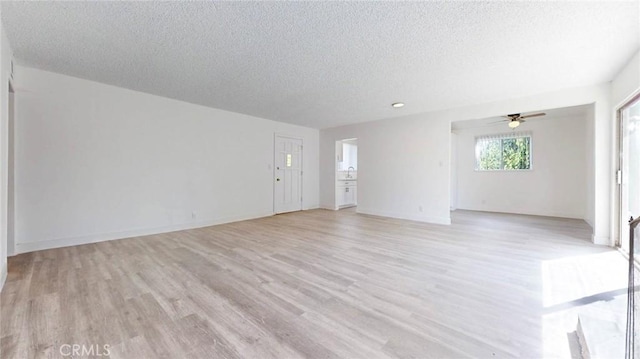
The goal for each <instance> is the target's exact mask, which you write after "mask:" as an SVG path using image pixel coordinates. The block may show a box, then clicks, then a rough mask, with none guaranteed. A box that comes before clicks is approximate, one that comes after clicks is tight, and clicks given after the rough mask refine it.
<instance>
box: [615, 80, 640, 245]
mask: <svg viewBox="0 0 640 359" xmlns="http://www.w3.org/2000/svg"><path fill="white" fill-rule="evenodd" d="M639 99H640V89H638V90H636V91H634V92H633V94H631V95H630V96H629V97H627V98H626V99H625V100H624V101H622V102H621V103H620V104H619V105H618V106H616V108H615V118H616V133H615V141H616V148H617V156H618V158H617V161H616V164H617V170H616V175H615V176H616V177H615V179H614V182H615V190H616V194H615V196H614V198H615V209H614V211H613V217H614V223H615V225H614V226H613V236H614V246H615V247H616V248H619V249H622V248H624V247H623V246H622V240H623V238H622V236H623V235H624V234H623V233H622V228H623V227H624V226H623V224H622V221H624V220H625V219H624V218H623V217H622V195H623V194H622V177H623V173H622V168H623V167H622V158H623V152H622V146H623V141H622V136H623V132H622V131H623V129H622V110H623V109H624V108H625V107H627V106H628V105H630V104H631V103H633V102H635V101H636V100H639ZM618 173H619V175H618ZM618 176H620V183H618Z"/></svg>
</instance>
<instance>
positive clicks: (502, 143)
mask: <svg viewBox="0 0 640 359" xmlns="http://www.w3.org/2000/svg"><path fill="white" fill-rule="evenodd" d="M529 169H531V134H530V133H528V132H516V133H508V134H501V135H489V136H479V137H476V170H477V171H499V170H504V171H519V170H529Z"/></svg>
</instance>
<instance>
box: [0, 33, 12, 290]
mask: <svg viewBox="0 0 640 359" xmlns="http://www.w3.org/2000/svg"><path fill="white" fill-rule="evenodd" d="M12 57H13V52H12V51H11V45H10V44H9V40H8V39H7V35H6V33H5V31H4V28H3V27H2V22H0V290H1V289H2V286H3V285H4V282H5V279H6V277H7V223H8V222H7V217H8V216H7V213H8V211H7V193H8V192H7V186H8V178H9V176H8V158H9V148H8V138H9V137H8V123H9V106H8V103H9V75H10V73H11V59H12Z"/></svg>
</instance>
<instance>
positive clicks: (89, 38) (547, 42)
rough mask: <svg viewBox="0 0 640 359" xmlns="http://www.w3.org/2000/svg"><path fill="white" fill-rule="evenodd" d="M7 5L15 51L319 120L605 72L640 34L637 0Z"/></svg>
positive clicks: (110, 78) (152, 86) (589, 78)
mask: <svg viewBox="0 0 640 359" xmlns="http://www.w3.org/2000/svg"><path fill="white" fill-rule="evenodd" d="M1 6H2V21H3V23H4V27H5V29H6V31H7V34H8V37H9V40H10V42H11V45H12V47H13V50H14V52H15V57H16V62H17V63H18V64H21V65H26V66H31V67H36V68H41V69H45V70H49V71H54V72H59V73H63V74H67V75H72V76H77V77H81V78H86V79H90V80H95V81H100V82H104V83H108V84H113V85H117V86H121V87H126V88H130V89H134V90H139V91H144V92H148V93H153V94H157V95H161V96H166V97H170V98H176V99H180V100H184V101H188V102H192V103H197V104H202V105H206V106H210V107H215V108H220V109H224V110H229V111H235V112H240V113H245V114H250V115H254V116H259V117H263V118H268V119H272V120H277V121H283V122H289V123H295V124H300V125H304V126H310V127H316V128H326V127H333V126H337V125H343V124H348V123H356V122H363V121H370V120H376V119H381V118H388V117H395V116H403V115H407V114H414V113H419V112H426V111H434V110H440V109H445V108H451V107H457V106H464V105H470V104H477V103H484V102H490V101H497V100H504V99H508V98H514V97H522V96H526V95H531V94H536V93H542V92H547V91H552V90H558V89H561V88H568V87H574V86H583V85H591V84H596V83H603V82H607V81H610V80H611V79H612V78H613V76H614V75H615V74H616V73H617V72H618V71H619V70H620V69H621V67H622V66H623V65H624V64H625V62H626V61H628V60H629V59H630V57H631V56H632V55H633V53H635V51H637V50H638V48H639V46H640V21H639V18H640V12H639V2H638V1H637V0H636V1H631V2H558V1H555V2H487V3H484V2H216V3H213V2H177V1H175V2H72V3H71V2H2V5H1ZM396 101H403V102H405V103H406V106H405V107H404V108H402V109H392V108H391V106H390V104H391V103H392V102H396Z"/></svg>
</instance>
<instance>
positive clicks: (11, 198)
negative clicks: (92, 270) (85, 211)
mask: <svg viewBox="0 0 640 359" xmlns="http://www.w3.org/2000/svg"><path fill="white" fill-rule="evenodd" d="M11 66H12V67H13V62H12V63H11ZM12 78H13V76H12ZM12 78H11V79H9V81H8V90H7V91H8V94H7V95H8V96H7V100H8V103H7V110H8V111H9V114H8V115H9V116H8V118H7V131H8V133H7V253H6V254H7V256H8V257H9V256H14V255H16V228H15V223H16V215H15V208H16V205H15V191H16V189H15V166H16V164H15V157H16V149H15V147H16V145H15V143H16V139H15V133H16V129H15V128H16V91H15V87H14V85H13V80H12Z"/></svg>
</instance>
